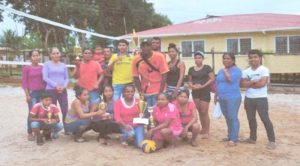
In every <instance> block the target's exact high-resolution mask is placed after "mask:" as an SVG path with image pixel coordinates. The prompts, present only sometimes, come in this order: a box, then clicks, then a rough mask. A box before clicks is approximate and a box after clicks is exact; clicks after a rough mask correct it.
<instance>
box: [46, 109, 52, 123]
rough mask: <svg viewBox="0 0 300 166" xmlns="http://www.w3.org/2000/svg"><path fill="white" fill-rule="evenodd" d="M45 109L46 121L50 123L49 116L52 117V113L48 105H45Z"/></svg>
mask: <svg viewBox="0 0 300 166" xmlns="http://www.w3.org/2000/svg"><path fill="white" fill-rule="evenodd" d="M46 110H47V118H48V123H49V124H50V123H51V118H52V113H51V111H50V109H49V107H47V108H46Z"/></svg>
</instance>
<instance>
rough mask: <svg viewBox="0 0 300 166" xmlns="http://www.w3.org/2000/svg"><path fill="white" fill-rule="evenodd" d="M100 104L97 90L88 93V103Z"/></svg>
mask: <svg viewBox="0 0 300 166" xmlns="http://www.w3.org/2000/svg"><path fill="white" fill-rule="evenodd" d="M100 102H101V99H100V94H99V91H98V90H92V91H89V103H90V105H92V104H99V103H100Z"/></svg>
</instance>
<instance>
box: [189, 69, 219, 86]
mask: <svg viewBox="0 0 300 166" xmlns="http://www.w3.org/2000/svg"><path fill="white" fill-rule="evenodd" d="M211 72H213V71H212V69H211V67H210V66H208V65H204V66H203V68H202V69H201V70H199V71H196V70H195V67H194V66H193V67H190V68H189V72H188V75H189V76H191V77H192V83H193V84H201V85H203V84H205V83H206V82H207V81H208V80H209V75H208V74H209V73H211ZM205 89H209V86H206V87H205Z"/></svg>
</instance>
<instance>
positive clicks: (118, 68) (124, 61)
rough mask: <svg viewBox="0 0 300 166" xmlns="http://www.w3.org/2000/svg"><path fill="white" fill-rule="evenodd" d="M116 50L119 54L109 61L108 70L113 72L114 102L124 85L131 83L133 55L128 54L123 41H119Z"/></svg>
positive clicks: (125, 42) (126, 43)
mask: <svg viewBox="0 0 300 166" xmlns="http://www.w3.org/2000/svg"><path fill="white" fill-rule="evenodd" d="M118 50H119V52H118V53H117V54H114V55H112V57H111V58H110V60H109V69H110V70H111V71H112V72H113V76H112V84H113V88H114V97H113V99H114V101H116V100H117V99H119V98H120V97H121V94H122V91H123V89H124V87H125V85H126V84H131V83H132V60H133V55H131V54H129V53H128V42H127V41H126V40H124V39H121V40H119V41H118Z"/></svg>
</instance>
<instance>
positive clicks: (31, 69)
mask: <svg viewBox="0 0 300 166" xmlns="http://www.w3.org/2000/svg"><path fill="white" fill-rule="evenodd" d="M29 57H30V60H31V64H30V65H26V66H24V68H23V71H22V87H23V89H24V92H25V95H26V102H27V103H28V109H29V112H30V111H31V109H32V107H33V106H34V105H35V104H36V103H38V102H39V101H40V96H41V93H42V92H43V91H44V90H45V82H44V81H43V72H42V70H43V67H42V66H41V65H39V62H40V53H39V52H38V51H37V50H33V51H30V52H29ZM29 115H30V113H29V114H28V118H27V133H28V140H29V141H33V140H34V136H33V134H32V129H31V126H30V122H29Z"/></svg>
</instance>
